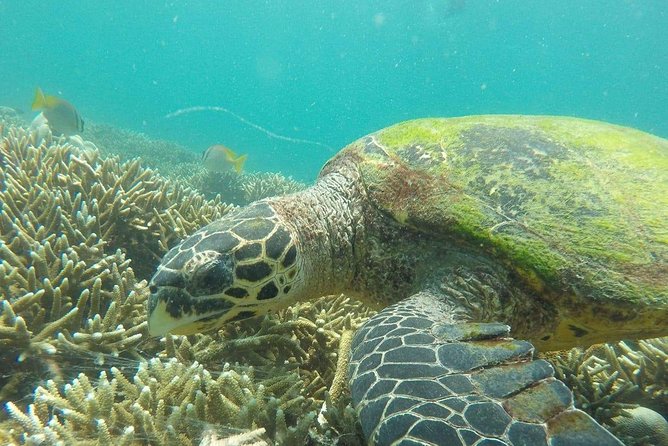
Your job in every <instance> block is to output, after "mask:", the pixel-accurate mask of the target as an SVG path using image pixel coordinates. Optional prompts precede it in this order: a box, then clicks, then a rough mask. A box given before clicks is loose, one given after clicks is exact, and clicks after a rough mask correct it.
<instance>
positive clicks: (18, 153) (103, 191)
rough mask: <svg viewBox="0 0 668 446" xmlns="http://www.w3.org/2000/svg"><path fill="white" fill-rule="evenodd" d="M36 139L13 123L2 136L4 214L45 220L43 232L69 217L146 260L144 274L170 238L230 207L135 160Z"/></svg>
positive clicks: (75, 225) (75, 226) (110, 245)
mask: <svg viewBox="0 0 668 446" xmlns="http://www.w3.org/2000/svg"><path fill="white" fill-rule="evenodd" d="M77 141H81V139H80V138H79V139H73V142H75V143H76V142H77ZM38 142H40V141H36V137H35V134H31V133H29V132H26V131H23V130H20V129H16V128H14V129H12V131H11V132H10V134H9V135H8V136H7V138H5V144H4V146H5V149H4V150H3V152H4V153H3V156H4V157H5V159H6V164H7V166H6V168H5V169H3V177H2V178H0V181H1V182H2V184H3V185H4V186H5V187H3V190H4V192H3V194H4V196H3V197H2V198H3V203H5V208H6V209H5V210H6V211H8V212H9V215H8V217H9V218H10V219H19V220H24V219H25V218H24V217H23V216H24V215H27V216H28V218H29V220H30V221H28V222H26V224H28V225H30V224H33V225H35V224H36V225H41V226H42V227H43V229H42V232H41V235H46V234H49V235H52V234H53V233H54V232H57V231H59V230H60V229H61V227H66V226H68V224H69V227H70V228H72V230H79V231H83V232H85V233H87V234H95V235H96V236H97V237H99V238H101V239H102V240H103V241H104V248H105V250H107V251H115V250H116V249H119V248H122V249H124V250H125V252H126V254H127V255H128V257H130V258H131V259H133V261H134V262H135V265H137V264H139V265H140V266H145V268H146V272H144V271H141V270H140V269H137V268H136V267H135V271H136V272H137V273H138V275H139V277H140V278H142V279H145V278H148V277H149V276H150V274H152V273H153V271H154V268H155V266H156V265H157V263H158V262H159V258H160V257H162V255H163V254H164V253H165V252H166V251H167V250H168V249H169V248H170V247H171V246H172V245H173V244H174V243H176V242H177V241H179V240H180V239H182V238H183V237H185V236H186V235H189V234H190V233H192V232H194V231H195V230H196V229H198V228H199V227H201V226H204V225H205V224H207V223H209V222H211V221H213V220H216V219H218V218H220V217H221V216H222V215H224V214H225V213H226V212H227V210H228V206H226V205H224V204H223V203H221V202H220V201H215V200H214V201H207V200H205V199H204V198H203V197H202V196H201V195H200V194H197V193H195V191H193V190H192V189H190V188H187V187H184V186H183V185H181V184H180V183H178V182H173V181H169V180H167V179H165V178H164V177H162V176H160V175H158V174H156V173H155V172H154V171H152V170H150V169H145V168H143V167H142V166H141V164H140V162H139V160H131V161H128V162H125V163H121V162H120V161H119V159H118V158H116V157H111V158H106V159H103V158H102V157H101V156H100V154H99V152H98V151H97V150H90V149H86V148H81V147H75V146H74V145H72V144H70V143H64V142H63V139H62V138H61V139H59V140H52V139H50V138H49V139H47V140H46V141H42V142H41V144H38ZM87 147H90V146H87ZM31 212H32V215H34V216H35V217H36V220H35V219H31V218H30V217H31V215H30V213H31ZM43 219H48V220H47V221H45V222H43V221H42V220H43ZM46 224H49V226H46ZM84 228H85V231H84ZM66 229H69V228H66Z"/></svg>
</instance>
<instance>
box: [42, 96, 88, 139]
mask: <svg viewBox="0 0 668 446" xmlns="http://www.w3.org/2000/svg"><path fill="white" fill-rule="evenodd" d="M32 109H33V110H42V115H44V117H45V118H46V120H47V123H48V125H49V128H50V129H51V131H52V132H53V133H54V134H58V135H66V136H70V135H74V134H76V133H81V132H83V128H84V122H83V119H81V115H79V112H78V111H77V109H76V108H74V105H72V104H70V103H69V102H67V101H66V100H65V99H61V98H59V97H57V96H51V95H45V94H44V92H43V91H42V89H41V88H39V87H37V89H36V90H35V100H34V101H33V103H32Z"/></svg>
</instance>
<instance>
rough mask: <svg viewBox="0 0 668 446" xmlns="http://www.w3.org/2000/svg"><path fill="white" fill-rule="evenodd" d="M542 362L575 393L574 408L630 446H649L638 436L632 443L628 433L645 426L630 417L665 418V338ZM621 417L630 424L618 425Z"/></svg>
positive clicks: (667, 348) (567, 354)
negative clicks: (645, 412)
mask: <svg viewBox="0 0 668 446" xmlns="http://www.w3.org/2000/svg"><path fill="white" fill-rule="evenodd" d="M546 359H549V360H550V361H551V362H552V364H553V365H554V367H555V370H556V375H557V377H558V378H559V379H561V380H562V381H564V382H565V383H566V384H567V385H568V387H569V388H571V390H573V394H574V396H575V403H576V406H577V407H579V408H580V409H582V410H584V411H585V412H587V413H589V414H590V415H592V416H593V417H594V418H595V419H596V420H597V421H599V422H600V423H602V424H604V425H606V426H607V427H608V428H609V429H610V430H611V431H612V432H613V433H615V434H617V433H619V435H620V436H621V437H624V439H625V442H626V444H627V445H628V446H640V445H644V444H652V443H647V442H646V439H643V436H642V435H640V436H637V437H634V438H630V437H628V435H626V431H627V430H628V429H630V427H629V426H631V428H632V429H635V430H637V429H639V428H641V427H642V426H643V425H644V424H643V419H642V417H640V418H639V419H637V420H636V419H635V418H637V417H635V416H632V415H633V414H634V413H635V412H634V411H636V410H642V409H648V410H652V411H656V412H658V413H659V414H667V413H668V375H667V374H666V367H667V366H668V338H656V339H647V340H640V341H622V342H618V343H616V344H601V345H596V346H593V347H590V348H589V349H587V350H583V349H581V348H576V349H572V350H570V351H568V352H565V353H562V354H560V355H552V356H550V357H547V358H546ZM663 416H665V415H663ZM624 418H634V419H633V420H632V422H631V421H629V422H620V420H623V419H624ZM638 426H640V427H638ZM647 435H653V434H652V433H651V432H647Z"/></svg>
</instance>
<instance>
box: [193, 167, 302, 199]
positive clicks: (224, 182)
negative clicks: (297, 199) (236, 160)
mask: <svg viewBox="0 0 668 446" xmlns="http://www.w3.org/2000/svg"><path fill="white" fill-rule="evenodd" d="M184 179H185V180H186V181H187V182H188V183H189V184H192V185H193V187H194V188H196V189H197V190H199V191H200V192H202V193H203V194H204V196H205V197H207V198H214V197H216V196H218V195H219V196H220V197H221V198H222V199H223V200H224V201H225V202H227V203H232V204H236V205H240V206H243V205H246V204H248V203H251V202H253V201H256V200H260V199H262V198H266V197H273V196H276V195H286V194H290V193H293V192H297V191H300V190H302V189H304V188H305V187H306V185H305V184H303V183H300V182H299V181H296V180H294V179H292V178H289V177H285V176H283V175H281V174H280V173H271V172H257V173H241V174H237V173H235V172H222V173H218V172H209V171H207V170H206V169H204V168H203V167H200V168H199V170H197V171H195V172H194V173H193V174H192V175H190V176H189V177H186V178H184Z"/></svg>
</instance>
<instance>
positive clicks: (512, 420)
mask: <svg viewBox="0 0 668 446" xmlns="http://www.w3.org/2000/svg"><path fill="white" fill-rule="evenodd" d="M430 299H432V300H433V299H436V300H437V299H438V298H437V297H436V296H433V295H431V294H429V293H418V294H416V295H414V296H412V297H411V298H409V299H406V300H404V301H402V302H399V303H398V304H395V305H393V306H391V307H388V308H386V309H385V310H383V311H382V312H380V313H378V314H377V315H376V316H374V317H373V318H371V319H370V320H369V321H367V322H366V324H365V325H364V326H363V327H362V328H361V329H360V330H358V332H357V334H356V335H355V338H354V340H353V346H352V356H351V364H350V375H351V392H352V399H353V403H354V404H355V407H356V409H357V412H358V414H359V419H360V422H361V424H362V429H363V431H364V435H365V436H366V438H367V439H368V441H369V444H374V445H402V446H404V445H405V446H408V445H425V444H427V445H449V446H453V445H467V446H468V445H490V446H491V445H504V444H505V445H531V446H540V445H551V446H566V445H568V446H579V445H582V446H585V445H587V446H589V445H602V446H608V445H610V446H612V445H615V446H622V443H621V442H620V441H619V440H617V439H616V438H615V437H614V436H613V435H612V434H610V433H609V432H608V431H607V430H605V429H604V428H603V427H602V426H600V425H599V424H598V423H596V421H594V420H593V419H592V418H591V417H589V415H587V414H585V413H584V412H582V411H580V410H578V409H576V408H574V407H573V397H572V394H571V392H570V390H569V389H568V388H567V387H566V386H565V385H564V384H563V383H562V382H561V381H558V380H557V379H556V378H554V376H553V375H554V370H553V369H552V367H551V366H550V364H549V363H547V362H546V361H544V360H534V359H532V356H533V346H532V345H531V344H530V343H529V342H526V341H520V340H514V339H511V338H510V337H509V336H508V333H509V327H508V326H507V325H504V324H498V323H465V322H459V323H458V322H456V321H453V320H447V319H443V317H442V315H443V314H444V313H442V312H441V311H442V310H436V311H434V310H433V308H431V309H430V308H428V307H426V306H425V304H426V303H429V300H430ZM434 304H435V306H438V305H439V303H438V302H434ZM435 315H441V317H440V320H438V319H439V317H438V316H435Z"/></svg>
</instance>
